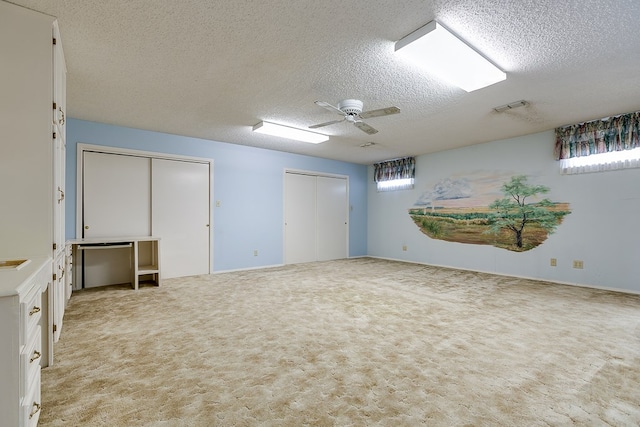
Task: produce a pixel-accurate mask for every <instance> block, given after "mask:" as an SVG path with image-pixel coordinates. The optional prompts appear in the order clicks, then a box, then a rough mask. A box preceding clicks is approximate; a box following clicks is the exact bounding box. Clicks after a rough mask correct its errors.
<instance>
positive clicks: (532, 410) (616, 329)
mask: <svg viewBox="0 0 640 427" xmlns="http://www.w3.org/2000/svg"><path fill="white" fill-rule="evenodd" d="M639 325H640V297H638V296H633V295H624V294H617V293H613V292H605V291H599V290H591V289H585V288H578V287H571V286H562V285H552V284H548V283H543V282H536V281H530V280H523V279H515V278H508V277H501V276H492V275H488V274H477V273H471V272H465V271H458V270H451V269H445V268H434V267H426V266H421V265H415V264H407V263H400V262H392V261H384V260H376V259H369V258H362V259H353V260H341V261H332V262H319V263H310V264H301V265H291V266H285V267H279V268H271V269H264V270H252V271H245V272H232V273H224V274H217V275H211V276H198V277H191V278H181V279H172V280H167V281H165V282H164V283H163V286H162V287H161V288H156V287H143V288H142V289H140V290H139V291H138V292H136V291H134V290H132V289H131V288H130V287H128V286H123V287H118V286H116V287H107V288H102V289H93V290H86V291H80V292H76V293H74V294H73V296H72V298H71V302H70V305H69V307H68V309H67V311H66V314H65V319H64V327H63V331H62V338H61V340H60V341H59V343H58V344H56V347H55V351H56V353H55V365H54V366H53V367H50V368H46V369H44V370H43V373H42V393H43V395H42V401H43V411H42V415H41V418H40V426H307V425H309V426H416V425H428V426H465V425H468V426H483V425H487V426H547V425H551V426H565V425H596V426H600V425H613V426H636V425H639V424H640V407H639V405H640V326H639Z"/></svg>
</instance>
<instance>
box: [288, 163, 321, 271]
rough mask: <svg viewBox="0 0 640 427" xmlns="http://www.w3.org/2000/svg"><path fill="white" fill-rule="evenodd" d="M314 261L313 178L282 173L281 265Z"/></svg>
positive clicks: (314, 215)
mask: <svg viewBox="0 0 640 427" xmlns="http://www.w3.org/2000/svg"><path fill="white" fill-rule="evenodd" d="M315 260H316V177H315V176H311V175H302V174H296V173H285V259H284V261H285V264H295V263H300V262H310V261H315Z"/></svg>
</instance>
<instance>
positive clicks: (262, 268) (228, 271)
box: [211, 264, 284, 274]
mask: <svg viewBox="0 0 640 427" xmlns="http://www.w3.org/2000/svg"><path fill="white" fill-rule="evenodd" d="M282 266H284V264H272V265H260V266H258V267H247V268H232V269H230V270H216V271H212V272H211V274H221V273H233V272H236V271H249V270H264V269H267V268H277V267H282Z"/></svg>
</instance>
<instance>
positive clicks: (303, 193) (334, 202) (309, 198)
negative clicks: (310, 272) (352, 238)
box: [284, 172, 349, 264]
mask: <svg viewBox="0 0 640 427" xmlns="http://www.w3.org/2000/svg"><path fill="white" fill-rule="evenodd" d="M348 204H349V201H348V193H347V179H346V178H339V177H327V176H316V175H308V174H301V173H295V172H286V173H285V251H284V252H285V257H284V258H285V259H284V261H285V264H295V263H300V262H310V261H327V260H331V259H341V258H347V256H348V239H347V236H348V234H349V231H348V227H349V226H348V223H347V218H348Z"/></svg>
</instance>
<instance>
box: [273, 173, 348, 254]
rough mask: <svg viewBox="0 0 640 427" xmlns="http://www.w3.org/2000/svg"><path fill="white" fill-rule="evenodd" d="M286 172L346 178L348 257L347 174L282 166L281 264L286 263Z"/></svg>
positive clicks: (346, 214)
mask: <svg viewBox="0 0 640 427" xmlns="http://www.w3.org/2000/svg"><path fill="white" fill-rule="evenodd" d="M287 173H293V174H298V175H309V176H315V177H318V176H321V177H326V178H340V179H346V181H347V205H346V207H345V209H346V213H345V218H347V229H346V231H345V232H346V234H347V236H346V244H347V248H346V250H347V258H349V247H350V245H349V234H350V229H351V217H350V215H349V214H350V212H351V199H350V198H349V175H340V174H334V173H326V172H317V171H310V170H304V169H293V168H284V170H283V172H282V262H283V264H286V255H287V240H286V239H287V234H286V233H287V226H286V225H285V222H286V219H287V218H286V215H287V197H286V195H287V193H286V185H287Z"/></svg>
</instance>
